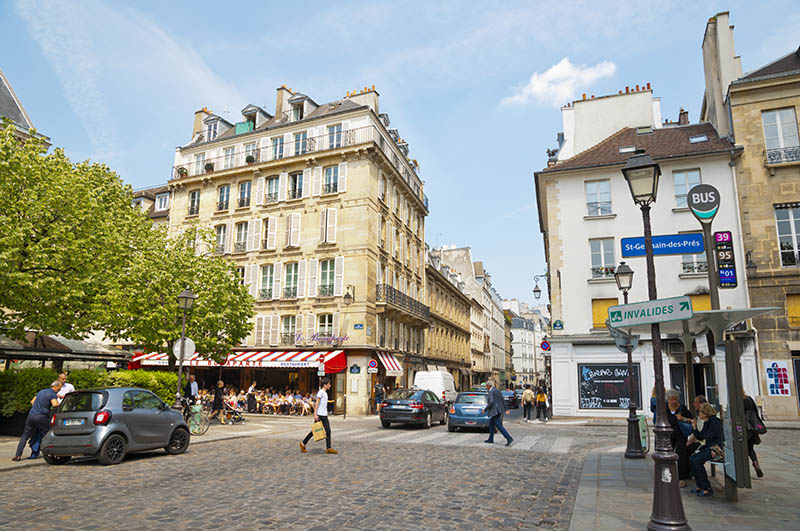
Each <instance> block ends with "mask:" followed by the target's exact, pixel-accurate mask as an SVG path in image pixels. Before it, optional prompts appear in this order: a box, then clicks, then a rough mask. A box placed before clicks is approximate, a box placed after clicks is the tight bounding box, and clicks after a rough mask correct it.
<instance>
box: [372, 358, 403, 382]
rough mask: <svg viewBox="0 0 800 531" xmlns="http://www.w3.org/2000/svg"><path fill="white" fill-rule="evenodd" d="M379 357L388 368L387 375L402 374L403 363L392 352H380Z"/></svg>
mask: <svg viewBox="0 0 800 531" xmlns="http://www.w3.org/2000/svg"><path fill="white" fill-rule="evenodd" d="M378 359H379V360H381V364H382V365H383V366H384V367H385V368H386V376H402V375H403V365H402V364H401V363H400V362H399V361H398V359H397V358H396V357H395V355H394V354H392V353H391V352H378Z"/></svg>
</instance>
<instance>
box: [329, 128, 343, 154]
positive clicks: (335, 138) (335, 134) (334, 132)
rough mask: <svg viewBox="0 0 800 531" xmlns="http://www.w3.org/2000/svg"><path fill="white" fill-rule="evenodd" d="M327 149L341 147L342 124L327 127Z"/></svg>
mask: <svg viewBox="0 0 800 531" xmlns="http://www.w3.org/2000/svg"><path fill="white" fill-rule="evenodd" d="M328 147H329V148H330V149H334V148H338V147H342V124H336V125H329V126H328Z"/></svg>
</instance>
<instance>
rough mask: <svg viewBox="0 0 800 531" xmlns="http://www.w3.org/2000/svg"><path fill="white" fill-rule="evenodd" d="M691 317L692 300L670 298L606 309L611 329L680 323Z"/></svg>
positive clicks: (687, 298)
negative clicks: (668, 322)
mask: <svg viewBox="0 0 800 531" xmlns="http://www.w3.org/2000/svg"><path fill="white" fill-rule="evenodd" d="M693 315H694V310H693V309H692V299H690V298H689V297H672V298H670V299H656V300H653V301H646V302H635V303H633V304H621V305H619V306H610V307H609V308H608V324H609V326H611V328H625V327H628V326H634V325H642V324H653V323H666V322H667V321H680V320H682V319H689V318H691V317H692V316H693Z"/></svg>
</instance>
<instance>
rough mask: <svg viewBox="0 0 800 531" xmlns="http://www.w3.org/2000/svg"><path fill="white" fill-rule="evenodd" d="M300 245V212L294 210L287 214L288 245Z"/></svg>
mask: <svg viewBox="0 0 800 531" xmlns="http://www.w3.org/2000/svg"><path fill="white" fill-rule="evenodd" d="M299 246H300V214H299V213H297V212H294V213H292V214H289V215H288V216H286V247H299Z"/></svg>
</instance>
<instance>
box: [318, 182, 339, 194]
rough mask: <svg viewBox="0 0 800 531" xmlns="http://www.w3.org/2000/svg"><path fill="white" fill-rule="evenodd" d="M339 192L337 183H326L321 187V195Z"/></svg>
mask: <svg viewBox="0 0 800 531" xmlns="http://www.w3.org/2000/svg"><path fill="white" fill-rule="evenodd" d="M338 191H339V183H326V184H323V185H322V193H323V194H335V193H336V192H338Z"/></svg>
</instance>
